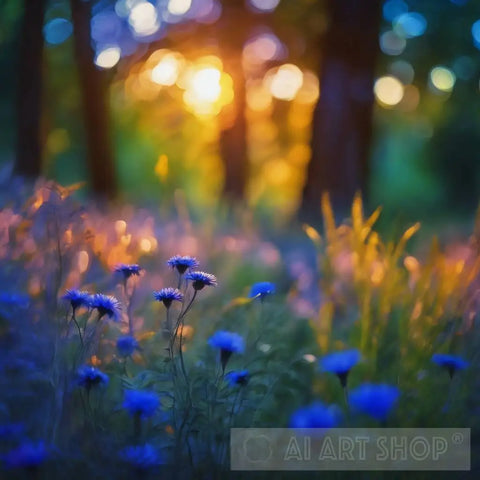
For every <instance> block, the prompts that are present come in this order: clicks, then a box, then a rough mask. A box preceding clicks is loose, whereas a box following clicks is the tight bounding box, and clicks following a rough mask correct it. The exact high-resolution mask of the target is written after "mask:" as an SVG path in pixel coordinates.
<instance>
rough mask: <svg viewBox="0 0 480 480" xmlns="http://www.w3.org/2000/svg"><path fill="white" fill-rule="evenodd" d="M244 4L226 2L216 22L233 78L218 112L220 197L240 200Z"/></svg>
mask: <svg viewBox="0 0 480 480" xmlns="http://www.w3.org/2000/svg"><path fill="white" fill-rule="evenodd" d="M242 15H244V4H243V2H240V1H238V0H229V1H228V2H225V5H224V12H223V15H222V19H221V20H220V21H219V23H221V25H220V26H219V39H220V48H221V57H222V61H223V65H224V70H225V72H226V73H228V74H229V75H230V76H231V77H232V80H233V92H234V99H233V104H232V105H229V106H228V107H225V111H224V112H222V114H221V115H220V121H221V122H222V123H223V124H221V125H220V139H219V143H220V155H221V158H222V161H223V165H224V176H225V177H224V184H223V196H224V198H225V199H226V200H227V201H241V200H243V199H244V196H245V189H246V183H247V176H248V149H247V122H246V118H245V109H246V91H245V75H244V72H243V66H242V49H243V43H244V41H245V28H239V26H238V22H239V19H241V18H242Z"/></svg>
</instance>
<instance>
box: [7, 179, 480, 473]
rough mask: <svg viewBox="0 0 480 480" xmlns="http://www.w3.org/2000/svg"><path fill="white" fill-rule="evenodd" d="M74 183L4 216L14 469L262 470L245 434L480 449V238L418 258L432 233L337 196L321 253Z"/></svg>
mask: <svg viewBox="0 0 480 480" xmlns="http://www.w3.org/2000/svg"><path fill="white" fill-rule="evenodd" d="M71 194H72V189H68V188H64V187H60V186H58V185H56V184H54V183H45V182H43V183H39V184H37V186H36V189H35V191H34V192H33V194H32V195H31V196H27V197H25V198H22V199H20V198H17V202H15V203H11V204H9V205H6V206H5V207H4V208H3V209H2V211H1V216H2V223H1V228H2V233H1V239H2V241H1V245H0V255H1V258H2V262H1V270H0V275H1V277H0V279H1V284H2V291H1V296H0V309H1V310H0V314H1V333H0V342H1V350H0V351H1V354H0V369H1V372H2V373H1V377H0V378H1V389H0V392H1V397H0V448H1V450H0V458H1V471H2V478H42V479H53V478H72V479H74V478H79V479H80V478H179V479H183V478H207V479H209V478H230V477H232V478H236V476H237V477H238V478H247V477H246V475H247V474H246V473H245V477H243V476H242V472H231V471H230V443H229V441H230V429H231V428H239V427H270V428H278V427H285V428H322V429H329V428H334V427H382V428H383V427H449V426H450V427H469V428H471V429H472V452H475V442H476V435H477V434H478V428H479V424H478V422H479V419H480V416H479V410H478V400H479V393H478V392H479V390H478V375H477V372H478V346H479V339H478V333H477V330H478V329H477V328H476V322H477V306H478V288H477V284H478V274H479V270H480V260H479V257H478V253H477V250H476V248H477V242H476V240H477V238H478V237H477V233H478V232H476V231H474V233H473V234H472V236H471V238H470V240H469V242H468V243H466V244H465V245H463V246H462V248H460V247H458V248H459V249H460V253H458V252H455V254H454V255H452V253H448V252H446V251H444V250H443V249H442V248H440V246H439V244H438V242H437V241H435V240H433V242H432V243H431V246H430V247H429V248H428V249H424V250H423V253H422V256H414V254H413V253H412V252H411V251H410V250H409V244H410V243H409V240H410V239H411V237H413V236H414V235H415V233H416V232H417V230H418V229H419V225H414V226H412V227H410V228H408V229H407V230H406V231H405V232H404V233H403V234H402V236H401V237H400V238H397V239H395V240H393V241H389V242H384V241H383V240H382V238H381V236H380V234H379V233H378V232H377V231H376V230H375V222H376V220H377V218H378V216H379V215H380V211H379V210H376V211H374V212H373V213H372V214H371V215H370V216H364V212H363V206H362V202H361V199H360V197H359V196H357V197H356V198H355V200H354V203H353V207H352V211H351V217H350V218H349V219H346V220H345V222H343V223H341V224H336V222H335V218H334V216H333V212H332V210H331V207H330V203H329V200H328V196H326V195H325V196H324V198H323V214H324V225H323V226H321V227H320V226H318V228H317V227H314V226H311V225H304V226H303V229H304V231H303V233H302V232H299V233H298V234H299V235H303V238H304V240H305V242H306V243H305V245H308V247H305V248H306V249H307V250H308V252H310V253H311V254H312V255H310V256H309V255H306V256H305V257H304V258H303V259H302V258H301V257H299V256H298V252H296V253H295V252H293V253H292V252H282V250H281V247H278V246H276V245H275V244H274V243H272V242H269V241H266V240H263V239H262V238H261V236H260V235H259V234H258V233H257V232H255V231H252V230H250V231H247V230H245V231H243V232H230V231H223V232H222V231H220V229H217V230H214V229H211V228H209V226H206V225H202V224H198V225H195V224H194V222H193V221H191V220H188V219H185V218H184V219H183V220H182V219H180V220H179V219H175V220H169V221H163V222H162V221H161V219H159V218H156V217H155V214H153V213H151V212H148V211H140V212H139V211H135V210H132V209H130V210H128V209H127V210H124V211H113V210H112V211H108V212H100V211H98V210H96V209H95V207H94V206H93V205H92V206H84V205H81V204H80V203H79V202H78V201H76V200H74V199H73V197H72V195H71ZM309 259H310V263H309ZM311 259H314V261H311ZM473 455H474V454H473ZM474 462H475V458H474V456H472V463H473V464H474ZM249 473H250V474H252V472H249ZM329 473H330V474H331V475H334V476H335V478H336V476H339V475H340V476H341V473H338V472H337V473H335V472H327V473H324V474H322V475H327V476H328V474H329ZM304 474H305V475H307V473H304ZM253 475H257V476H258V478H267V477H269V475H270V474H269V473H268V472H258V473H256V474H255V473H253ZM271 475H273V476H272V478H283V477H281V475H280V474H279V473H277V474H271ZM284 475H286V477H285V478H297V476H298V475H300V473H298V474H296V476H295V475H293V474H290V475H291V476H290V477H289V476H288V475H287V474H286V473H285V474H284ZM358 475H360V474H358ZM376 475H377V476H378V477H379V478H380V477H382V475H386V473H377V474H376ZM361 478H370V475H369V474H364V476H361ZM375 478H377V477H375ZM382 478H383V477H382ZM419 478H420V477H419ZM425 478H429V477H428V476H426V477H425Z"/></svg>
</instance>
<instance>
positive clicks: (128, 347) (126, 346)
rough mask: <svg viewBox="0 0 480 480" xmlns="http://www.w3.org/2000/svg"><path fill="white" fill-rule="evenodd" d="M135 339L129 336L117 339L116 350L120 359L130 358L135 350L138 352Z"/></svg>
mask: <svg viewBox="0 0 480 480" xmlns="http://www.w3.org/2000/svg"><path fill="white" fill-rule="evenodd" d="M139 349H140V347H139V345H138V342H137V339H136V338H135V337H132V336H130V335H125V336H123V337H119V338H118V339H117V350H118V353H119V354H120V355H121V356H122V357H128V356H130V355H131V354H132V353H133V352H134V351H135V350H139Z"/></svg>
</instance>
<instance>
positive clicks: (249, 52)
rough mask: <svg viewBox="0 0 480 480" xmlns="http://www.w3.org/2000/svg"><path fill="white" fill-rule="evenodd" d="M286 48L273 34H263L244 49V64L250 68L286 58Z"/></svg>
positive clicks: (253, 39)
mask: <svg viewBox="0 0 480 480" xmlns="http://www.w3.org/2000/svg"><path fill="white" fill-rule="evenodd" d="M284 51H285V48H284V47H283V45H282V43H281V42H280V40H279V39H278V37H277V36H276V35H274V34H273V33H262V34H259V35H256V36H255V37H253V38H251V39H250V40H248V41H247V43H246V44H245V46H244V48H243V62H244V64H245V66H246V67H247V68H248V67H249V66H251V65H253V66H257V65H262V64H263V63H264V62H268V61H271V60H278V59H279V58H281V57H283V56H284Z"/></svg>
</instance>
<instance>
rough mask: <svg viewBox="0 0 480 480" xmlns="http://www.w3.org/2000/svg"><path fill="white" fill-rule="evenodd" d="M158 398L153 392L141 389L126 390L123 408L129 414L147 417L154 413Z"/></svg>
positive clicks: (158, 402) (158, 401) (158, 403)
mask: <svg viewBox="0 0 480 480" xmlns="http://www.w3.org/2000/svg"><path fill="white" fill-rule="evenodd" d="M159 405H160V400H159V398H158V395H157V394H156V393H155V392H147V391H141V390H127V391H126V392H125V400H124V401H123V408H125V409H126V410H128V411H129V413H130V415H133V416H139V417H141V418H148V417H151V416H152V415H154V414H155V411H156V410H157V408H158V406H159Z"/></svg>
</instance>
